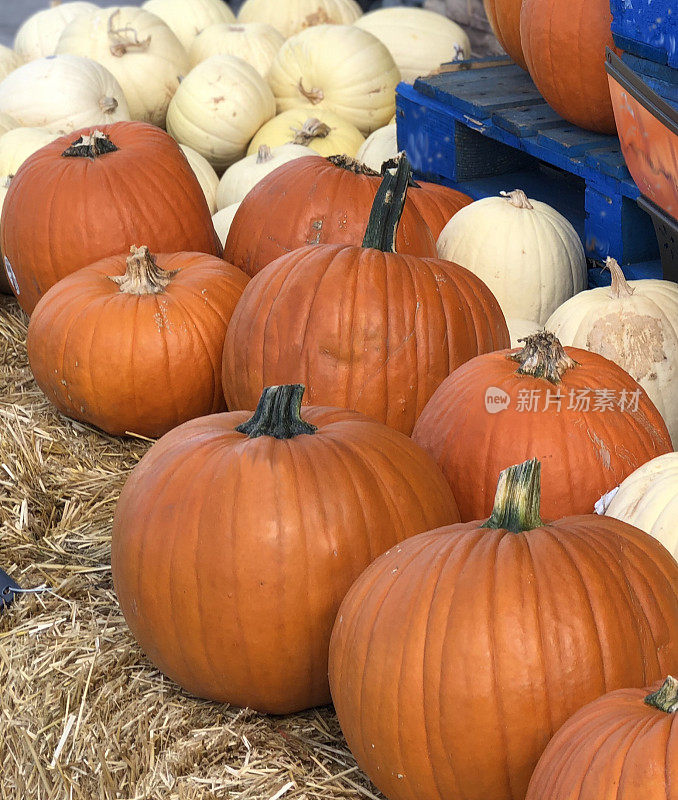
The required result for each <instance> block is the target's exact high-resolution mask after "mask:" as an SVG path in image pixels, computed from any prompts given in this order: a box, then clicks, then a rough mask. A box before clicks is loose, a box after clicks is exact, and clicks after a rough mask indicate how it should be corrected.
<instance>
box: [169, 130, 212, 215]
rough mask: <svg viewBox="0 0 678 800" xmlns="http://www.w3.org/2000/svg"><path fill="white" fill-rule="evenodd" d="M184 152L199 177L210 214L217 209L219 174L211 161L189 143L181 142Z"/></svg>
mask: <svg viewBox="0 0 678 800" xmlns="http://www.w3.org/2000/svg"><path fill="white" fill-rule="evenodd" d="M179 147H180V148H181V150H182V152H183V154H184V155H185V156H186V158H187V160H188V163H189V164H190V165H191V169H192V170H193V172H194V173H195V177H196V178H197V179H198V183H199V184H200V187H201V189H202V193H203V194H204V195H205V200H207V205H208V207H209V210H210V214H214V213H215V212H216V210H217V187H218V186H219V176H218V175H217V173H216V172H215V171H214V169H213V167H212V165H211V164H210V162H209V161H208V160H207V159H206V158H205V157H204V156H201V155H200V153H196V151H195V150H194V149H193V148H192V147H188V145H185V144H180V145H179Z"/></svg>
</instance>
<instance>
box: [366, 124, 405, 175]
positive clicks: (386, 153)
mask: <svg viewBox="0 0 678 800" xmlns="http://www.w3.org/2000/svg"><path fill="white" fill-rule="evenodd" d="M397 155H398V141H397V137H396V126H395V123H394V124H392V125H384V127H383V128H377V130H376V131H374V132H373V133H371V134H370V135H369V136H368V137H367V139H366V140H365V142H364V143H363V145H362V147H361V148H360V150H358V153H357V155H356V158H357V159H358V161H362V163H363V164H364V165H365V166H366V167H369V168H370V169H373V170H375V172H381V165H382V164H383V163H384V161H388V160H389V159H391V158H395V157H396V156H397Z"/></svg>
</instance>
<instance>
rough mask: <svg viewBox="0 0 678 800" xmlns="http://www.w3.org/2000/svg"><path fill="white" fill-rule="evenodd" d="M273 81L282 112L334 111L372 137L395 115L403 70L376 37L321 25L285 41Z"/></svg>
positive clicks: (352, 28)
mask: <svg viewBox="0 0 678 800" xmlns="http://www.w3.org/2000/svg"><path fill="white" fill-rule="evenodd" d="M268 81H269V83H270V85H271V88H272V89H273V93H274V94H275V97H276V101H277V104H278V112H280V111H287V110H288V109H290V108H309V109H314V111H315V110H317V109H328V110H329V111H334V113H335V114H339V116H340V117H344V119H346V120H348V121H349V122H352V123H353V124H354V125H355V126H356V127H357V128H358V129H359V130H360V131H362V132H363V133H364V134H368V133H371V132H372V131H374V130H376V129H377V128H381V127H382V126H383V125H386V123H387V122H388V121H389V119H391V117H392V116H393V113H394V112H395V88H396V86H397V85H398V82H399V81H400V72H399V71H398V67H397V66H396V65H395V61H394V60H393V57H392V56H391V54H390V53H389V52H388V50H387V49H386V47H385V46H384V45H383V44H382V43H381V42H380V41H379V39H377V37H376V36H372V34H371V33H367V31H363V30H361V29H360V28H356V27H355V26H354V25H318V26H316V27H313V28H307V29H306V30H304V31H302V32H301V33H298V34H296V35H295V36H293V37H292V38H291V39H288V40H287V41H286V42H285V44H284V45H283V46H282V47H281V48H280V50H279V51H278V55H277V56H276V57H275V60H274V61H273V64H272V66H271V71H270V72H269V73H268Z"/></svg>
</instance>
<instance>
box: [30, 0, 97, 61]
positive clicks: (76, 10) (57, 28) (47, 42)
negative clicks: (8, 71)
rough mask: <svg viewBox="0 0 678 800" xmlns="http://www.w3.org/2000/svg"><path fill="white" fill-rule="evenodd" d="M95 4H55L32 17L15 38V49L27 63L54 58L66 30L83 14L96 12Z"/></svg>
mask: <svg viewBox="0 0 678 800" xmlns="http://www.w3.org/2000/svg"><path fill="white" fill-rule="evenodd" d="M96 10H97V6H96V5H94V3H84V2H74V3H53V4H52V5H51V6H50V8H44V9H43V10H42V11H37V12H36V13H35V14H33V15H32V16H30V17H29V18H28V19H27V20H26V21H25V22H24V23H23V24H22V25H21V27H20V28H19V30H18V31H17V33H16V36H15V37H14V49H15V50H16V51H17V53H20V54H21V56H22V57H23V59H24V60H25V61H33V60H34V59H36V58H45V57H46V56H53V55H54V53H55V52H56V46H57V42H58V41H59V37H60V36H61V34H62V33H63V30H64V28H65V27H66V26H67V25H68V23H69V22H72V21H73V20H74V19H75V18H76V17H78V16H80V15H81V14H87V13H89V12H91V11H96Z"/></svg>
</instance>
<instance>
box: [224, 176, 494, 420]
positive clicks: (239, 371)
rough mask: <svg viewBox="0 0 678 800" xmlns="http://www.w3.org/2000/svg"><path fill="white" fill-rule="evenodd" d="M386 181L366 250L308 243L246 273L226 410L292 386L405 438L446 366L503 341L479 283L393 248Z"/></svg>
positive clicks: (230, 341) (392, 192)
mask: <svg viewBox="0 0 678 800" xmlns="http://www.w3.org/2000/svg"><path fill="white" fill-rule="evenodd" d="M405 164H406V162H405V161H403V162H402V165H405ZM398 170H399V172H400V171H401V170H403V166H401V167H399V168H398ZM393 178H394V176H392V175H390V174H387V175H386V176H385V177H384V183H383V185H382V186H381V187H380V190H379V192H380V194H379V195H378V197H377V199H376V200H375V205H374V209H373V217H371V219H370V226H368V232H367V235H366V236H365V242H364V246H363V247H356V246H349V245H332V244H325V245H309V246H306V247H302V248H299V249H298V250H295V251H294V252H292V253H289V255H285V256H282V257H281V258H278V259H277V260H276V261H274V262H273V263H271V264H269V265H268V267H266V269H265V270H263V271H262V272H260V273H259V274H258V275H255V277H254V278H252V280H251V281H250V283H249V284H248V286H247V288H246V289H245V291H244V292H243V295H242V298H241V299H240V302H239V303H238V305H237V306H236V309H235V311H234V313H233V316H232V318H231V322H230V323H229V326H228V331H227V334H226V341H225V344H224V361H223V371H222V380H223V383H224V396H225V397H226V404H227V406H228V407H229V408H248V407H250V406H252V405H253V404H254V403H256V400H257V398H258V397H259V395H260V394H261V390H262V389H263V387H264V386H268V385H271V384H277V383H283V382H286V381H295V382H298V383H303V384H304V385H305V386H306V387H307V396H308V402H309V403H313V404H316V405H332V406H340V407H343V408H352V409H355V410H357V411H360V412H362V413H364V414H367V415H368V416H370V417H372V418H374V419H376V420H379V421H380V422H384V423H386V424H387V425H389V426H390V427H392V428H395V429H396V430H399V431H402V432H403V433H406V434H410V433H411V432H412V428H413V426H414V423H415V421H416V419H417V417H418V416H419V414H420V412H421V410H422V409H423V408H424V405H425V404H426V402H427V400H428V399H429V397H431V395H432V394H433V392H434V391H435V389H436V388H437V387H438V385H439V384H440V383H441V381H442V380H444V378H446V377H447V376H448V375H449V374H450V372H451V371H452V370H454V369H455V368H456V367H457V366H459V365H460V364H462V363H464V362H465V361H468V360H469V359H470V358H473V357H474V356H476V355H478V354H479V353H481V352H489V351H491V350H496V349H498V348H502V347H506V346H507V345H508V343H509V337H508V329H507V327H506V321H505V320H504V315H503V314H502V312H501V309H500V308H499V304H498V302H497V301H496V299H495V298H494V295H493V294H492V293H491V292H490V290H489V289H488V288H487V286H485V284H484V283H483V282H482V281H481V280H480V278H478V277H476V276H475V275H473V274H472V273H471V272H469V271H468V270H466V269H463V267H460V266H458V265H457V264H452V263H450V262H449V261H443V260H442V259H437V258H419V257H417V256H412V255H402V254H400V253H395V252H393V237H394V235H395V227H396V226H397V217H398V213H397V211H398V209H394V213H393V217H392V219H391V221H390V223H389V221H388V220H389V216H388V213H385V215H384V216H383V218H382V219H381V221H379V220H378V218H379V214H380V213H381V212H382V211H384V209H386V208H387V205H388V204H387V203H384V206H383V207H382V206H381V205H380V198H381V197H382V196H383V197H386V196H389V198H390V200H389V203H395V202H398V203H399V204H400V205H399V208H400V209H402V203H403V202H404V193H405V192H406V190H407V175H406V174H405V171H402V172H401V178H402V181H401V183H400V185H399V188H393V187H392V186H391V188H389V182H390V181H391V179H393ZM373 219H374V220H377V222H376V223H375V225H374V227H372V222H373ZM381 223H383V225H382V224H381ZM389 224H390V229H389V228H388V226H389ZM382 234H385V235H386V239H383V240H382V239H381V238H380V237H381V235H382Z"/></svg>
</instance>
